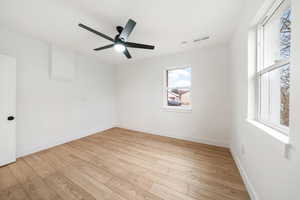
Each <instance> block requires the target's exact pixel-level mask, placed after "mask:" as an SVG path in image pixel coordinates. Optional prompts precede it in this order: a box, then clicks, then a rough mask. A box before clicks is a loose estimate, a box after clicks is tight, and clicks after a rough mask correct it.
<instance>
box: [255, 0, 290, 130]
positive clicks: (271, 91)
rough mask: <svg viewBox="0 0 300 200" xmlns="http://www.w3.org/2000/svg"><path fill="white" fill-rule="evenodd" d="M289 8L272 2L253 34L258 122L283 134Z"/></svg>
mask: <svg viewBox="0 0 300 200" xmlns="http://www.w3.org/2000/svg"><path fill="white" fill-rule="evenodd" d="M290 5H291V4H290V1H289V0H284V1H283V0H280V1H276V2H275V4H274V6H273V8H272V9H271V10H270V11H269V13H267V15H266V16H265V18H264V20H263V22H262V23H260V24H259V26H258V32H257V47H258V49H257V52H258V55H257V58H258V63H257V66H258V67H257V77H258V84H257V85H258V95H257V96H258V109H257V110H258V120H259V121H260V122H262V123H264V124H266V125H268V126H271V127H272V128H275V129H277V130H279V131H281V132H283V133H285V134H288V127H289V124H290V117H289V116H290V115H289V114H290V110H289V107H290V106H289V104H290V67H291V65H290V56H291V20H292V18H291V6H290Z"/></svg>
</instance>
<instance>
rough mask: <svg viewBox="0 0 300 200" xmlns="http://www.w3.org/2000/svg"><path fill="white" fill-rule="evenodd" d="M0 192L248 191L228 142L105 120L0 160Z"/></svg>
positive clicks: (198, 199)
mask: <svg viewBox="0 0 300 200" xmlns="http://www.w3.org/2000/svg"><path fill="white" fill-rule="evenodd" d="M0 199H1V200H20V199H22V200H73V199H74V200H85V199H86V200H93V199H105V200H142V199H145V200H146V199H147V200H162V199H165V200H179V199H183V200H206V199H207V200H244V199H250V198H249V196H248V193H247V191H246V189H245V186H244V184H243V182H242V179H241V177H240V174H239V172H238V169H237V167H236V165H235V163H234V161H233V159H232V156H231V154H230V152H229V150H228V149H226V148H221V147H215V146H210V145H205V144H199V143H193V142H187V141H183V140H177V139H172V138H167V137H161V136H155V135H150V134H145V133H141V132H135V131H129V130H125V129H119V128H113V129H110V130H107V131H104V132H101V133H98V134H95V135H92V136H89V137H86V138H83V139H79V140H76V141H72V142H69V143H66V144H63V145H60V146H56V147H54V148H51V149H47V150H45V151H42V152H38V153H35V154H32V155H29V156H26V157H23V158H20V159H18V160H17V162H16V163H13V164H11V165H8V166H5V167H2V168H0Z"/></svg>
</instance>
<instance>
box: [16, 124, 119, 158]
mask: <svg viewBox="0 0 300 200" xmlns="http://www.w3.org/2000/svg"><path fill="white" fill-rule="evenodd" d="M114 127H115V126H114V125H112V126H110V127H107V128H102V129H98V130H96V131H94V132H92V133H84V134H80V135H75V136H72V137H68V138H64V139H63V140H58V141H55V142H52V143H49V144H47V145H43V146H36V147H34V148H30V149H26V150H24V151H22V152H19V153H17V158H20V157H24V156H27V155H30V154H33V153H36V152H39V151H43V150H46V149H49V148H52V147H55V146H58V145H62V144H65V143H68V142H71V141H74V140H78V139H80V138H84V137H87V136H89V135H93V134H96V133H99V132H102V131H105V130H108V129H111V128H114Z"/></svg>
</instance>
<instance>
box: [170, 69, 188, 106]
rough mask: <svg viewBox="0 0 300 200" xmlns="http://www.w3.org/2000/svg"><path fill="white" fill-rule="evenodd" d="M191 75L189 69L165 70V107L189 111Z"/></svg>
mask: <svg viewBox="0 0 300 200" xmlns="http://www.w3.org/2000/svg"><path fill="white" fill-rule="evenodd" d="M191 73H192V68H191V67H182V68H172V69H167V70H165V72H164V77H165V87H164V106H165V107H168V108H180V109H191V106H192V104H191V75H192V74H191Z"/></svg>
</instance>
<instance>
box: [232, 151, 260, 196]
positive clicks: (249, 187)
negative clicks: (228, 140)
mask: <svg viewBox="0 0 300 200" xmlns="http://www.w3.org/2000/svg"><path fill="white" fill-rule="evenodd" d="M230 152H231V154H232V157H233V159H234V161H235V163H236V165H237V167H238V169H239V171H240V174H241V176H242V179H243V181H244V184H245V186H246V188H247V191H248V193H249V195H250V198H251V200H259V198H258V195H257V193H256V191H255V189H254V186H253V184H252V183H251V182H250V179H249V176H248V175H247V173H246V170H245V168H244V167H243V165H242V162H241V161H240V159H239V157H238V154H237V153H236V152H235V151H234V150H233V148H230Z"/></svg>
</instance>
